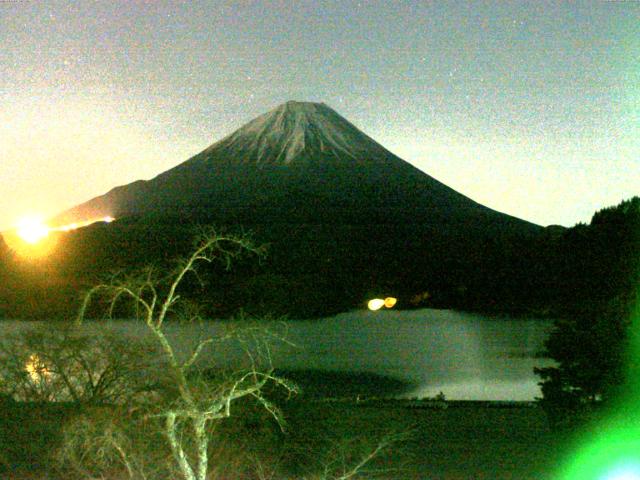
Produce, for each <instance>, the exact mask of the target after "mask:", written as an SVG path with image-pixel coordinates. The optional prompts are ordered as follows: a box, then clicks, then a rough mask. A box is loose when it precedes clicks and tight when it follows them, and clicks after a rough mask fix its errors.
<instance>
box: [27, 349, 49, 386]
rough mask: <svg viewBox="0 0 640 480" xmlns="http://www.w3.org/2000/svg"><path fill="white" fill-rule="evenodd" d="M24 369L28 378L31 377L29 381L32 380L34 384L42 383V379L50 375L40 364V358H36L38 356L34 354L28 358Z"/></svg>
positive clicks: (43, 365) (41, 363) (42, 364)
mask: <svg viewBox="0 0 640 480" xmlns="http://www.w3.org/2000/svg"><path fill="white" fill-rule="evenodd" d="M24 369H25V370H26V371H27V373H28V374H29V377H31V380H33V381H34V382H39V381H42V380H43V379H45V378H47V377H49V376H50V375H51V372H50V371H49V369H48V368H47V367H46V365H45V364H44V363H43V362H42V360H40V357H38V355H36V354H35V353H33V354H31V355H30V356H29V359H28V360H27V364H26V365H25V367H24Z"/></svg>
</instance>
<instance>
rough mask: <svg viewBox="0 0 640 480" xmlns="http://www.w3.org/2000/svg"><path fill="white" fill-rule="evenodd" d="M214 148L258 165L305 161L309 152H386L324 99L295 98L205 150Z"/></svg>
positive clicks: (357, 155)
mask: <svg viewBox="0 0 640 480" xmlns="http://www.w3.org/2000/svg"><path fill="white" fill-rule="evenodd" d="M214 151H220V152H224V155H226V156H227V157H228V158H229V159H232V160H233V161H236V162H237V161H241V162H246V163H254V164H258V165H278V164H285V165H286V164H290V163H291V162H294V161H298V160H300V161H308V160H309V158H310V156H309V155H308V154H309V153H310V152H316V153H322V154H332V155H334V156H335V157H337V158H342V159H344V160H346V159H351V160H352V161H353V160H355V161H358V160H364V159H365V158H363V157H371V156H372V155H373V156H374V157H376V158H380V157H383V156H384V155H385V154H384V152H385V150H384V148H383V147H382V146H380V145H379V144H377V143H376V142H375V141H374V140H372V139H371V138H369V137H367V136H366V135H364V134H363V133H362V132H360V131H359V130H358V129H357V128H356V127H355V126H354V125H353V124H351V123H350V122H349V121H347V120H346V119H344V118H343V117H341V116H340V115H339V114H338V113H336V112H335V111H334V110H333V109H331V108H329V107H328V106H327V105H325V104H324V103H311V102H296V101H289V102H286V103H283V104H282V105H280V106H278V107H277V108H275V109H273V110H271V111H270V112H267V113H265V114H263V115H261V116H259V117H258V118H256V119H254V120H252V121H251V122H249V123H247V124H246V125H245V126H243V127H242V128H240V129H238V130H237V131H235V132H234V133H232V134H231V135H229V136H227V137H226V138H224V139H222V140H221V141H219V142H218V143H215V144H213V145H212V146H211V147H209V148H207V149H206V150H205V152H204V153H207V152H214ZM220 152H218V153H220ZM249 153H250V154H251V155H248V154H249ZM305 154H307V155H305Z"/></svg>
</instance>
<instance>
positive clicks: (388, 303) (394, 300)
mask: <svg viewBox="0 0 640 480" xmlns="http://www.w3.org/2000/svg"><path fill="white" fill-rule="evenodd" d="M397 302H398V299H397V298H395V297H387V298H385V299H384V306H385V307H387V308H392V307H393V306H394V305H395V304H396V303H397Z"/></svg>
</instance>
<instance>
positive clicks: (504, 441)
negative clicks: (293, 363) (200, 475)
mask: <svg viewBox="0 0 640 480" xmlns="http://www.w3.org/2000/svg"><path fill="white" fill-rule="evenodd" d="M286 415H287V419H288V433H287V434H286V435H282V436H280V437H279V438H280V440H279V447H278V448H280V449H283V450H284V451H285V452H286V453H285V454H282V455H281V454H278V453H275V452H276V451H277V448H274V445H273V444H272V443H273V442H272V441H271V440H270V441H269V447H268V449H269V451H270V452H269V455H268V456H267V458H268V459H269V460H268V461H274V462H280V463H281V464H283V463H288V465H287V466H286V468H284V470H286V471H287V474H286V475H285V474H284V473H274V471H273V470H272V469H271V466H269V465H267V464H266V463H265V464H262V465H261V466H260V468H263V469H264V471H267V470H269V471H270V472H271V475H273V476H272V477H270V478H273V479H274V480H276V479H278V478H287V479H291V478H302V477H303V476H305V477H307V478H310V477H309V476H308V475H309V474H308V472H309V471H310V470H316V471H321V470H322V468H325V467H326V466H327V465H328V466H329V467H330V469H332V471H334V472H339V471H341V469H342V468H343V467H345V468H346V467H348V466H349V465H353V464H355V463H357V461H358V460H359V459H360V458H362V456H363V455H366V453H367V452H370V451H371V450H372V449H373V448H375V446H376V445H377V444H378V441H379V440H380V439H384V438H387V437H388V435H389V433H392V434H398V435H396V437H398V438H397V441H396V443H393V444H391V446H390V447H389V448H388V450H387V451H386V453H381V454H380V455H379V456H377V457H376V458H375V459H374V460H373V461H372V462H371V463H370V464H368V466H367V468H366V469H365V470H363V473H362V475H361V476H359V477H355V478H385V479H407V480H413V479H430V480H438V479H442V480H445V479H446V480H456V479H473V480H482V479H487V480H500V479H513V480H528V479H531V480H545V479H549V480H551V479H552V478H553V471H554V469H555V466H556V465H557V462H558V461H559V459H560V456H561V450H562V449H561V447H560V442H559V441H558V440H557V439H556V438H555V436H554V435H552V433H551V432H550V431H549V428H548V425H547V420H546V417H545V415H544V412H543V411H542V410H541V409H540V408H538V407H537V406H525V405H521V406H513V405H512V406H509V405H503V406H496V405H494V406H488V405H487V404H484V405H483V404H472V403H469V404H466V405H465V404H453V405H451V406H449V407H448V408H446V409H441V408H410V407H409V406H408V404H406V403H401V402H393V401H390V402H386V403H376V404H370V405H367V404H366V403H365V404H362V403H355V402H326V401H307V400H305V401H302V400H298V401H294V402H287V404H286ZM72 416H73V412H72V411H70V410H69V409H65V408H58V407H55V406H54V407H48V408H42V407H39V408H38V407H37V406H36V405H29V406H27V405H22V406H20V405H19V404H7V405H6V406H5V407H4V408H2V409H1V412H0V422H1V424H0V441H1V443H0V468H2V469H3V470H0V478H7V479H27V478H29V479H31V478H39V479H41V478H49V479H54V478H56V479H57V478H70V477H68V476H66V477H64V476H60V475H57V476H56V475H53V474H52V473H51V469H50V468H48V467H47V461H46V460H45V459H46V456H47V453H48V451H50V449H52V448H53V446H54V445H55V442H56V438H58V434H59V431H60V424H64V423H65V422H66V421H68V420H69V418H70V417H72ZM245 427H246V426H245ZM246 432H248V437H249V438H247V439H245V441H246V443H245V441H243V442H242V444H243V447H242V448H241V449H237V450H240V451H238V452H236V455H235V456H234V458H236V460H234V461H237V458H238V455H244V454H246V455H253V454H254V453H255V452H256V450H255V449H254V448H252V447H251V442H253V443H255V444H256V445H260V444H264V438H265V430H264V429H262V430H261V429H255V428H254V427H251V426H249V428H248V430H246ZM252 432H253V433H252ZM237 433H238V431H237V430H234V433H233V435H234V436H237ZM251 437H253V438H251ZM236 445H237V443H236ZM261 448H262V447H259V448H258V450H257V451H260V450H261ZM252 452H253V453H252ZM285 457H286V459H285ZM219 458H223V457H219ZM296 462H297V463H299V464H298V465H296ZM212 470H213V472H212V473H214V475H213V476H212V477H211V478H212V479H217V478H256V479H258V478H260V476H258V475H256V476H253V477H252V476H248V475H247V473H246V470H245V472H244V473H243V474H242V475H238V476H229V472H228V471H227V472H225V474H221V473H219V474H218V475H217V476H216V475H215V472H216V471H217V472H222V471H223V470H225V469H216V468H213V469H212ZM262 478H265V477H264V476H263V477H262ZM314 478H331V477H314ZM333 478H335V476H333Z"/></svg>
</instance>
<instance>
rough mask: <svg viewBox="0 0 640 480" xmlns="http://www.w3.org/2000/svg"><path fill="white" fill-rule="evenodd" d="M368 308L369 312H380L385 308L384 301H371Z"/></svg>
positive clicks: (377, 299) (379, 299)
mask: <svg viewBox="0 0 640 480" xmlns="http://www.w3.org/2000/svg"><path fill="white" fill-rule="evenodd" d="M367 307H368V308H369V310H373V311H375V310H380V309H381V308H382V307H384V300H382V299H381V298H374V299H372V300H369V303H367Z"/></svg>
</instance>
